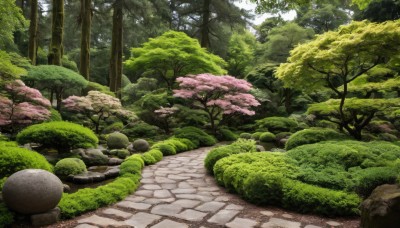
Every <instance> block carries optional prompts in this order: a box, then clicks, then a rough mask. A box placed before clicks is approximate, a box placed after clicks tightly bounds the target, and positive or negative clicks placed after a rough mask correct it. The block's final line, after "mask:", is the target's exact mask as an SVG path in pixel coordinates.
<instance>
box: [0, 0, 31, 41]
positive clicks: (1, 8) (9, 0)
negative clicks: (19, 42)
mask: <svg viewBox="0 0 400 228" xmlns="http://www.w3.org/2000/svg"><path fill="white" fill-rule="evenodd" d="M0 15H1V20H0V28H1V30H0V48H1V49H3V48H5V47H7V46H8V45H9V44H12V43H13V38H14V32H15V31H17V30H21V29H23V28H25V27H26V26H27V24H28V23H27V21H26V20H25V17H24V15H22V11H21V9H20V8H19V7H18V6H17V5H16V4H15V1H14V0H2V1H0Z"/></svg>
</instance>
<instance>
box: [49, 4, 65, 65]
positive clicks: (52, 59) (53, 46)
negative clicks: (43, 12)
mask: <svg viewBox="0 0 400 228" xmlns="http://www.w3.org/2000/svg"><path fill="white" fill-rule="evenodd" d="M63 33H64V0H53V11H52V22H51V43H50V48H49V55H48V62H49V64H52V65H58V66H61V58H62V56H63Z"/></svg>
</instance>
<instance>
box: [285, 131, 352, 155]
mask: <svg viewBox="0 0 400 228" xmlns="http://www.w3.org/2000/svg"><path fill="white" fill-rule="evenodd" d="M346 138H347V137H346V135H344V134H341V133H339V132H337V131H335V130H332V129H326V128H310V129H305V130H301V131H298V132H296V133H294V134H293V135H291V136H290V138H289V139H288V141H287V142H286V145H285V147H286V150H290V149H293V148H295V147H298V146H301V145H304V144H313V143H317V142H321V141H328V140H343V139H346Z"/></svg>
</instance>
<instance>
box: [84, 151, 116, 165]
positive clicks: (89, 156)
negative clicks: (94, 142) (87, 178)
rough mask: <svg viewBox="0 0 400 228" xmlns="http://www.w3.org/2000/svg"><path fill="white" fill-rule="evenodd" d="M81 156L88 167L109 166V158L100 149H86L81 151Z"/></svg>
mask: <svg viewBox="0 0 400 228" xmlns="http://www.w3.org/2000/svg"><path fill="white" fill-rule="evenodd" d="M79 155H80V156H81V157H82V160H83V161H84V162H85V164H86V165H87V166H92V165H107V164H108V160H109V159H108V156H107V155H104V154H103V152H101V150H100V149H86V150H83V151H81V152H80V153H79Z"/></svg>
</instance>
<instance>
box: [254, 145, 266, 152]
mask: <svg viewBox="0 0 400 228" xmlns="http://www.w3.org/2000/svg"><path fill="white" fill-rule="evenodd" d="M256 150H257V152H261V151H265V148H264V147H263V146H261V145H256Z"/></svg>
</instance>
